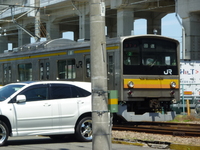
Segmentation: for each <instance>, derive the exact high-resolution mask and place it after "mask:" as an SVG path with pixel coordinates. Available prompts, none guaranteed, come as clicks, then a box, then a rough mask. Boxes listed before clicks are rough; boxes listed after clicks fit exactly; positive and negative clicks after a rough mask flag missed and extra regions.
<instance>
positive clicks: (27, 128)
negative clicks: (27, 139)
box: [13, 84, 53, 135]
mask: <svg viewBox="0 0 200 150" xmlns="http://www.w3.org/2000/svg"><path fill="white" fill-rule="evenodd" d="M18 95H25V96H26V101H25V102H21V103H13V105H14V109H15V114H16V122H17V130H18V135H34V134H35V135H36V134H43V133H47V131H48V130H51V128H52V114H51V111H52V105H53V104H52V103H51V101H50V100H49V99H48V85H47V84H46V85H43V84H41V85H33V86H31V87H29V88H27V89H25V90H23V91H22V92H20V93H19V94H18Z"/></svg>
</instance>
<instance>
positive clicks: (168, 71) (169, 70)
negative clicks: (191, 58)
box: [164, 69, 172, 75]
mask: <svg viewBox="0 0 200 150" xmlns="http://www.w3.org/2000/svg"><path fill="white" fill-rule="evenodd" d="M164 74H165V75H167V74H171V75H172V69H167V70H166V71H164Z"/></svg>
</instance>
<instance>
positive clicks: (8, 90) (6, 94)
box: [0, 84, 24, 101]
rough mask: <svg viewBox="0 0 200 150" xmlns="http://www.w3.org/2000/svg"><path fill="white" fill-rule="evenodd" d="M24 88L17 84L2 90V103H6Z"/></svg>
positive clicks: (0, 98) (0, 95)
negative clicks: (6, 100) (5, 101)
mask: <svg viewBox="0 0 200 150" xmlns="http://www.w3.org/2000/svg"><path fill="white" fill-rule="evenodd" d="M23 86H24V85H20V84H15V85H7V86H4V87H2V88H0V101H4V100H5V99H7V98H8V97H10V96H11V95H12V94H13V93H15V92H16V91H17V90H19V89H20V88H22V87H23Z"/></svg>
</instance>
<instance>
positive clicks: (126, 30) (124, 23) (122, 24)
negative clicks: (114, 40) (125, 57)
mask: <svg viewBox="0 0 200 150" xmlns="http://www.w3.org/2000/svg"><path fill="white" fill-rule="evenodd" d="M133 21H134V14H133V10H132V9H118V10H117V36H126V35H131V31H132V30H133Z"/></svg>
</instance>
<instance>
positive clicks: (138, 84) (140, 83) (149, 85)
mask: <svg viewBox="0 0 200 150" xmlns="http://www.w3.org/2000/svg"><path fill="white" fill-rule="evenodd" d="M130 81H132V82H133V83H134V87H133V88H145V89H160V88H161V89H169V88H171V86H170V83H171V82H175V83H176V89H178V88H179V80H178V79H124V88H129V87H128V83H129V82H130Z"/></svg>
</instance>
